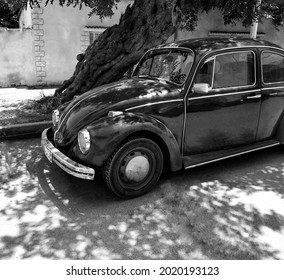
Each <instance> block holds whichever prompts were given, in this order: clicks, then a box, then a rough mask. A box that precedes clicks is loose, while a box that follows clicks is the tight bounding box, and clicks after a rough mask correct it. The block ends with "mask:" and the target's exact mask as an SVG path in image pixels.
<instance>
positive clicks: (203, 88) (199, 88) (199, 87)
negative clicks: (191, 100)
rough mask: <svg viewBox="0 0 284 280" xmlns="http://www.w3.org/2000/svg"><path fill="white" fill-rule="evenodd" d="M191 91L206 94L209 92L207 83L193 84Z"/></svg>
mask: <svg viewBox="0 0 284 280" xmlns="http://www.w3.org/2000/svg"><path fill="white" fill-rule="evenodd" d="M192 92H194V93H198V94H207V93H208V92H209V84H206V83H200V84H194V85H193V88H192Z"/></svg>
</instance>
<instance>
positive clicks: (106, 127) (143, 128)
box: [73, 113, 182, 171]
mask: <svg viewBox="0 0 284 280" xmlns="http://www.w3.org/2000/svg"><path fill="white" fill-rule="evenodd" d="M87 129H88V131H89V132H90V135H91V148H90V151H89V153H88V154H87V155H83V154H82V153H80V150H79V148H78V145H75V147H74V148H73V153H74V157H76V158H77V159H78V160H80V161H81V162H83V163H85V164H87V165H92V166H96V167H102V166H103V165H104V164H105V162H106V160H107V159H108V158H109V157H110V155H111V154H112V153H113V152H114V150H115V149H116V148H117V147H118V146H119V145H120V144H121V143H122V142H123V141H124V140H125V139H127V138H128V137H130V136H133V135H144V134H145V133H146V134H147V133H148V135H149V136H150V137H151V136H152V137H154V140H158V141H159V142H160V143H158V144H161V143H162V147H161V148H166V149H167V151H164V150H163V149H162V152H163V153H167V155H168V156H169V161H170V166H171V170H172V171H176V170H180V169H181V168H182V159H181V153H180V147H179V145H178V143H177V141H176V139H175V137H174V136H173V134H172V132H171V131H170V130H169V129H168V128H167V127H166V126H165V125H164V124H163V123H162V122H160V121H159V120H157V119H155V118H153V117H151V116H147V115H143V114H134V113H125V114H123V115H119V116H116V117H113V118H109V117H105V118H102V119H99V120H98V121H96V122H94V123H93V124H91V125H89V126H87ZM161 141H162V142H161Z"/></svg>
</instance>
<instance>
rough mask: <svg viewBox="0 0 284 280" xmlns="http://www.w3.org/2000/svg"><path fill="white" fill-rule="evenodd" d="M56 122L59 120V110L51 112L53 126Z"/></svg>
mask: <svg viewBox="0 0 284 280" xmlns="http://www.w3.org/2000/svg"><path fill="white" fill-rule="evenodd" d="M58 122H59V111H58V110H54V111H53V112H52V123H53V125H54V126H56V125H57V123H58Z"/></svg>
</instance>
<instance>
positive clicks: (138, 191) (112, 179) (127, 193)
mask: <svg viewBox="0 0 284 280" xmlns="http://www.w3.org/2000/svg"><path fill="white" fill-rule="evenodd" d="M162 170H163V154H162V151H161V149H160V147H159V146H158V145H157V144H156V143H155V142H154V141H152V140H150V139H148V138H144V137H143V138H142V137H139V138H130V139H129V140H128V141H126V142H125V143H124V144H122V145H121V146H119V147H118V148H117V149H116V150H115V151H114V153H113V154H112V155H111V156H110V158H109V159H108V161H107V163H106V165H105V168H104V173H103V177H104V180H105V182H106V184H107V186H108V187H109V189H110V190H111V191H112V192H114V193H115V194H116V195H117V196H119V197H122V198H132V197H137V196H140V195H142V194H144V193H146V192H147V191H149V190H150V189H151V188H152V187H153V186H155V184H156V183H157V181H158V180H159V178H160V176H161V173H162Z"/></svg>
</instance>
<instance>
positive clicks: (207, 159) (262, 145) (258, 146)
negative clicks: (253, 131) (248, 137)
mask: <svg viewBox="0 0 284 280" xmlns="http://www.w3.org/2000/svg"><path fill="white" fill-rule="evenodd" d="M277 145H280V142H279V141H277V140H267V141H263V142H258V143H255V144H252V145H248V146H242V147H238V148H233V149H228V150H222V151H218V152H210V153H203V154H199V155H191V156H186V157H183V165H184V168H185V169H189V168H193V167H196V166H201V165H205V164H208V163H211V162H216V161H219V160H223V159H227V158H231V157H236V156H239V155H243V154H247V153H250V152H254V151H258V150H262V149H266V148H269V147H273V146H277Z"/></svg>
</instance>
